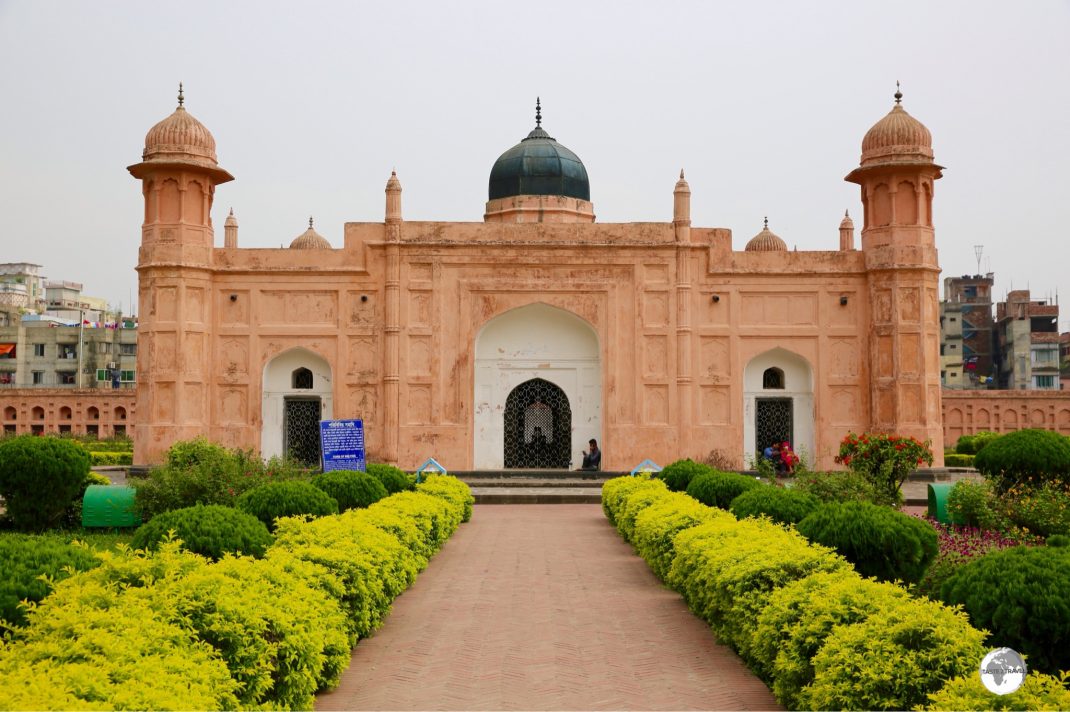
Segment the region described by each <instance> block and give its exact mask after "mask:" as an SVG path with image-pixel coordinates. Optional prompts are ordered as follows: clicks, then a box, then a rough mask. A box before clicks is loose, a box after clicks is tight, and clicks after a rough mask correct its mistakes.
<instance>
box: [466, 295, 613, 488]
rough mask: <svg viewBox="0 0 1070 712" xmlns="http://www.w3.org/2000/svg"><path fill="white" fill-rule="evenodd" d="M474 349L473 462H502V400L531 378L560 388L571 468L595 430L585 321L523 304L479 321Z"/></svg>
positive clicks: (592, 340)
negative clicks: (566, 411)
mask: <svg viewBox="0 0 1070 712" xmlns="http://www.w3.org/2000/svg"><path fill="white" fill-rule="evenodd" d="M475 352H476V362H475V401H474V402H475V408H473V416H472V417H473V434H474V435H473V443H472V447H473V457H472V462H473V464H474V466H475V468H476V469H481V470H482V469H499V468H502V467H505V456H504V451H505V429H506V423H505V420H506V417H505V416H506V401H507V399H508V397H509V394H510V393H512V392H513V391H514V389H516V387H517V386H519V385H520V384H522V383H525V382H527V381H531V380H533V379H542V380H543V381H548V382H549V383H551V384H553V385H554V386H556V387H557V388H559V389H560V390H561V391H562V392H563V393H564V395H565V397H566V399H567V402H568V404H569V408H570V411H571V417H572V422H571V425H570V427H569V430H570V433H571V438H570V440H571V452H570V457H569V460H570V462H571V467H573V468H575V467H578V466H579V463H580V460H581V458H582V454H581V451H582V450H583V449H584V448H585V447H586V446H587V441H588V440H589V439H591V438H596V439H599V440H600V439H601V437H602V432H601V431H602V367H601V355H600V354H601V352H600V350H599V345H598V336H597V334H596V333H595V331H594V329H593V328H592V327H591V325H590V324H588V323H587V322H586V321H584V320H583V319H581V318H579V317H578V316H576V315H575V314H572V313H571V312H567V311H565V310H563V309H558V308H556V307H551V306H549V305H547V304H529V305H527V306H523V307H518V308H516V309H513V310H511V311H508V312H506V313H504V314H502V315H500V316H498V317H495V318H494V319H491V320H490V321H489V322H487V323H486V324H485V325H484V326H483V328H482V329H481V330H480V332H479V334H478V335H477V336H476V348H475ZM561 463H562V466H563V464H564V460H563V459H562V460H561Z"/></svg>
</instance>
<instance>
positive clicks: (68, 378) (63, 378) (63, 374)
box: [56, 371, 75, 386]
mask: <svg viewBox="0 0 1070 712" xmlns="http://www.w3.org/2000/svg"><path fill="white" fill-rule="evenodd" d="M56 375H57V376H59V382H60V383H61V384H63V385H64V386H73V385H74V381H75V373H74V372H73V371H57V372H56Z"/></svg>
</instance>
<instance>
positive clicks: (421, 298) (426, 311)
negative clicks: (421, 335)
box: [409, 292, 431, 326]
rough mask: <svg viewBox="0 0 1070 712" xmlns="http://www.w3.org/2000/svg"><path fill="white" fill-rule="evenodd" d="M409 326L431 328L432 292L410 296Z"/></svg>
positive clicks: (413, 293)
mask: <svg viewBox="0 0 1070 712" xmlns="http://www.w3.org/2000/svg"><path fill="white" fill-rule="evenodd" d="M409 325H410V326H431V292H411V293H410V294H409Z"/></svg>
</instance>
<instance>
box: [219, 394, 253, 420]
mask: <svg viewBox="0 0 1070 712" xmlns="http://www.w3.org/2000/svg"><path fill="white" fill-rule="evenodd" d="M246 397H247V396H246V392H245V389H244V388H224V389H222V391H220V394H219V422H221V423H240V424H243V425H244V424H245V417H246V416H245V413H246Z"/></svg>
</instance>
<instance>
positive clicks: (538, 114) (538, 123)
mask: <svg viewBox="0 0 1070 712" xmlns="http://www.w3.org/2000/svg"><path fill="white" fill-rule="evenodd" d="M535 128H537V129H538V128H542V101H541V100H540V99H539V97H535Z"/></svg>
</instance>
